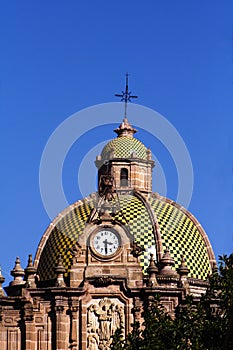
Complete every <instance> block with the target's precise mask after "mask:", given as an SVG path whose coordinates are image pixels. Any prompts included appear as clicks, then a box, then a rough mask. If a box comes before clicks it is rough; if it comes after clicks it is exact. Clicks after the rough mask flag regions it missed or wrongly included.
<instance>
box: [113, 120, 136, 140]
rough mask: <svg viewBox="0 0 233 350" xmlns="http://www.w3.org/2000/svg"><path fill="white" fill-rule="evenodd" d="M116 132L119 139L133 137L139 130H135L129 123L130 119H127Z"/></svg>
mask: <svg viewBox="0 0 233 350" xmlns="http://www.w3.org/2000/svg"><path fill="white" fill-rule="evenodd" d="M114 131H115V133H116V134H117V135H118V137H122V136H127V137H133V135H134V134H135V133H136V132H137V130H136V129H134V128H133V127H132V125H131V124H130V123H129V122H128V119H127V118H126V117H125V118H124V119H123V122H122V123H121V124H120V125H119V127H118V128H117V129H115V130H114Z"/></svg>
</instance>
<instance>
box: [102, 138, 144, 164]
mask: <svg viewBox="0 0 233 350" xmlns="http://www.w3.org/2000/svg"><path fill="white" fill-rule="evenodd" d="M112 150H114V157H115V158H130V156H131V154H132V153H133V152H135V153H136V157H137V158H141V159H146V157H147V155H146V147H145V146H144V145H143V143H142V142H141V141H139V140H137V139H135V138H134V137H132V138H131V137H127V136H121V137H117V138H115V139H113V140H111V141H110V142H109V143H107V145H106V146H105V147H104V149H103V151H102V154H101V156H102V158H103V159H109V155H110V154H111V152H112Z"/></svg>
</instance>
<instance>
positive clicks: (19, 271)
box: [10, 257, 25, 286]
mask: <svg viewBox="0 0 233 350" xmlns="http://www.w3.org/2000/svg"><path fill="white" fill-rule="evenodd" d="M24 275H25V273H24V269H23V268H22V267H21V265H20V259H19V257H17V258H16V260H15V266H14V268H13V270H11V276H13V277H14V280H13V281H12V282H10V286H15V285H19V284H25V281H24V280H23V277H24Z"/></svg>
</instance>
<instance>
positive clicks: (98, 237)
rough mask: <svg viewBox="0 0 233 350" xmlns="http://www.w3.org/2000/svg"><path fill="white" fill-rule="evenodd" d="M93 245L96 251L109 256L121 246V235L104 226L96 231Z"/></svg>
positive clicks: (92, 241)
mask: <svg viewBox="0 0 233 350" xmlns="http://www.w3.org/2000/svg"><path fill="white" fill-rule="evenodd" d="M91 245H92V248H93V249H94V251H95V252H96V253H98V254H100V255H102V256H104V257H109V256H111V255H112V254H114V253H116V252H117V250H118V248H119V247H120V237H119V235H118V234H117V233H116V232H115V231H113V230H111V229H109V228H103V229H101V230H98V231H97V232H95V233H94V235H93V236H92V239H91Z"/></svg>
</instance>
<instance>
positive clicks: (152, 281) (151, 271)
mask: <svg viewBox="0 0 233 350" xmlns="http://www.w3.org/2000/svg"><path fill="white" fill-rule="evenodd" d="M147 272H148V275H149V281H148V286H149V287H153V286H156V285H158V283H157V279H156V274H157V273H158V268H157V266H156V263H155V260H154V254H152V253H151V254H150V263H149V266H148V268H147Z"/></svg>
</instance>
